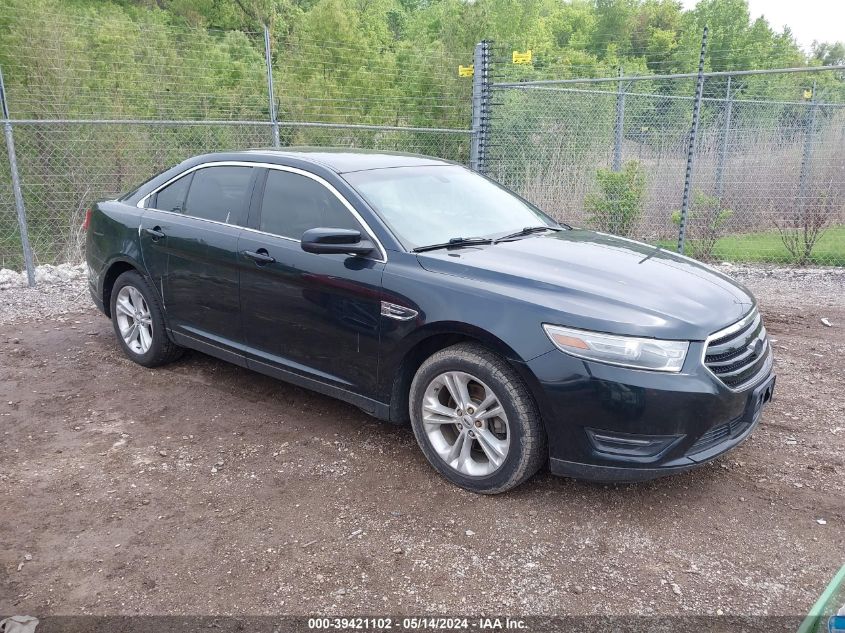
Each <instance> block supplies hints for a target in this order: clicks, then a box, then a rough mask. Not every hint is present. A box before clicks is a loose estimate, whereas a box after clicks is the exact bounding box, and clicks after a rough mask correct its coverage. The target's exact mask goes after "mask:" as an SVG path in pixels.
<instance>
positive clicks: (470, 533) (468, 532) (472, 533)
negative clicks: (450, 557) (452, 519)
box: [464, 530, 475, 536]
mask: <svg viewBox="0 0 845 633" xmlns="http://www.w3.org/2000/svg"><path fill="white" fill-rule="evenodd" d="M464 534H466V535H467V536H475V532H473V531H472V530H467V531H466V532H464Z"/></svg>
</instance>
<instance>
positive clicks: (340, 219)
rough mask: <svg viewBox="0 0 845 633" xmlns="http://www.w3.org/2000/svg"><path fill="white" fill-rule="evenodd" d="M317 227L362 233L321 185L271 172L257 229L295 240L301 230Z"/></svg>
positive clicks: (331, 194)
mask: <svg viewBox="0 0 845 633" xmlns="http://www.w3.org/2000/svg"><path fill="white" fill-rule="evenodd" d="M318 227H321V228H332V229H353V230H356V231H361V232H362V233H363V229H362V227H361V225H360V224H359V223H358V221H357V220H356V219H355V218H354V217H353V215H352V213H350V211H349V209H347V208H346V206H345V205H344V204H343V203H342V202H341V201H340V200H339V199H338V198H337V196H335V195H334V194H333V193H332V192H331V191H329V190H328V189H327V188H326V187H325V186H324V185H322V184H320V183H319V182H317V181H316V180H314V179H312V178H308V177H307V176H302V175H300V174H295V173H292V172H288V171H280V170H278V169H271V170H270V171H269V172H268V174H267V183H266V184H265V186H264V196H263V199H262V201H261V221H260V224H259V229H260V230H261V231H264V232H265V233H272V234H273V235H281V236H282V237H290V238H293V239H296V240H299V239H302V234H303V233H305V231H307V230H308V229H314V228H318Z"/></svg>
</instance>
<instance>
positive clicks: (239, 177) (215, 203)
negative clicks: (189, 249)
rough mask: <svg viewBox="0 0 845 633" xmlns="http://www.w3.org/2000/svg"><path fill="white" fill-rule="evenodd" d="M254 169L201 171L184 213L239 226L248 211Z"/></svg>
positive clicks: (233, 168)
mask: <svg viewBox="0 0 845 633" xmlns="http://www.w3.org/2000/svg"><path fill="white" fill-rule="evenodd" d="M253 169H254V168H253V167H241V166H228V165H221V166H219V167H203V168H202V169H198V170H197V171H195V172H194V176H193V179H192V180H191V184H190V189H189V190H188V197H187V199H186V200H185V208H184V212H185V213H186V214H187V215H190V216H193V217H195V218H202V219H204V220H214V221H215V222H225V223H227V224H239V223H240V222H241V218H242V216H243V212H244V209H245V207H246V201H247V197H248V195H249V185H250V182H251V181H252V173H253ZM174 184H176V183H174ZM157 206H159V208H161V206H160V205H157Z"/></svg>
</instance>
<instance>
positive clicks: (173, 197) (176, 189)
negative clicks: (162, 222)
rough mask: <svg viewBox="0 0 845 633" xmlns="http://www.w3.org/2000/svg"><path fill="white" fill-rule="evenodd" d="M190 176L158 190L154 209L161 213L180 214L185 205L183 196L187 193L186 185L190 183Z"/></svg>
mask: <svg viewBox="0 0 845 633" xmlns="http://www.w3.org/2000/svg"><path fill="white" fill-rule="evenodd" d="M192 175H193V174H188V175H187V176H184V177H182V178H180V179H179V180H177V181H176V182H172V183H170V184H169V185H167V186H166V187H165V188H164V189H162V190H160V191H159V192H158V193H157V194H156V199H155V205H154V206H155V208H156V209H161V210H162V211H173V212H175V213H182V211H183V207H184V205H185V194H186V193H188V185H189V184H190V183H191V176H192Z"/></svg>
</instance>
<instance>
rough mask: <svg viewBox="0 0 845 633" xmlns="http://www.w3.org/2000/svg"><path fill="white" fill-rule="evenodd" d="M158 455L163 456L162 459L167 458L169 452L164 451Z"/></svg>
mask: <svg viewBox="0 0 845 633" xmlns="http://www.w3.org/2000/svg"><path fill="white" fill-rule="evenodd" d="M158 454H159V455H161V456H162V457H167V451H164V450H162V451H159V452H158Z"/></svg>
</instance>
